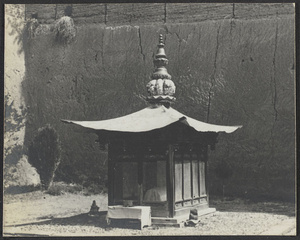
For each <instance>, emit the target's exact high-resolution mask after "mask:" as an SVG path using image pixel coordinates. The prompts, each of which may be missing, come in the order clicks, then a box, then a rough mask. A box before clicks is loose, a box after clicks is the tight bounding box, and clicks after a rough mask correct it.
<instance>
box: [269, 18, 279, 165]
mask: <svg viewBox="0 0 300 240" xmlns="http://www.w3.org/2000/svg"><path fill="white" fill-rule="evenodd" d="M276 17H277V19H276V29H275V39H274V52H273V60H272V64H273V72H272V76H271V87H272V97H273V99H272V103H273V109H274V112H275V116H274V121H273V125H272V128H271V135H270V139H271V146H272V147H271V158H270V160H271V161H272V159H273V157H274V136H273V134H274V128H275V123H276V121H277V117H278V111H277V108H276V103H277V84H276V52H277V42H278V13H277V14H276Z"/></svg>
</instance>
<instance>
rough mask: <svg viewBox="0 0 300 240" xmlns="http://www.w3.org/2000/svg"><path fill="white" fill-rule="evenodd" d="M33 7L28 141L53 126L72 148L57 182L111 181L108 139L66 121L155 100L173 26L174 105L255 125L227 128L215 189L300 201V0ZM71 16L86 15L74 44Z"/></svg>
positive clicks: (213, 158) (215, 156) (26, 89)
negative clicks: (100, 141) (298, 124)
mask: <svg viewBox="0 0 300 240" xmlns="http://www.w3.org/2000/svg"><path fill="white" fill-rule="evenodd" d="M25 13H26V20H27V21H28V22H29V23H28V24H27V31H26V34H24V36H23V37H24V39H23V40H24V53H25V66H26V77H25V80H24V81H23V89H22V96H24V98H25V103H26V106H27V108H26V112H27V122H26V134H25V146H28V144H29V142H30V141H31V140H32V138H33V136H34V135H35V133H36V132H37V130H38V128H40V127H43V126H45V125H46V124H51V125H52V126H53V127H54V128H55V129H56V130H57V132H58V133H59V137H60V139H61V142H62V149H63V150H64V151H63V153H62V162H61V166H60V168H59V170H58V173H57V177H59V178H61V179H65V180H67V179H69V180H74V181H84V180H85V179H86V178H87V176H92V178H94V179H93V180H94V181H97V182H103V181H104V178H105V173H106V172H105V166H106V162H105V161H106V160H105V159H106V156H105V154H104V153H101V152H100V150H99V148H98V145H97V143H95V139H96V136H93V135H89V134H83V133H82V132H81V131H80V130H79V129H78V131H77V129H75V127H71V126H65V125H64V124H62V123H61V122H60V119H72V120H100V119H108V118H113V117H118V116H122V115H124V114H128V113H131V112H133V111H136V110H139V109H141V108H143V107H145V106H146V103H145V102H144V101H143V96H146V95H147V92H146V87H145V86H146V84H147V83H148V82H149V80H150V78H149V77H150V75H151V73H152V72H153V68H154V67H153V63H152V60H153V54H154V52H155V51H156V44H157V39H158V35H159V33H162V34H164V36H165V50H166V53H167V56H168V59H169V65H168V72H169V73H170V74H171V75H172V80H173V81H174V83H175V84H176V96H175V97H176V99H177V102H176V104H175V105H174V108H176V109H177V110H179V111H181V112H183V113H185V114H187V115H189V116H191V117H193V118H196V119H199V120H202V121H208V122H209V123H215V124H222V125H237V124H241V125H243V126H244V127H243V128H242V129H241V130H239V131H237V132H236V133H234V134H229V135H222V134H221V135H220V137H219V144H218V145H217V148H216V150H215V151H213V152H210V167H209V172H210V191H211V193H215V194H220V193H221V192H222V189H224V188H223V185H224V184H225V185H226V186H225V194H227V195H235V196H250V197H251V196H253V197H258V196H262V197H273V198H282V199H288V200H291V199H292V198H293V196H294V195H293V194H294V177H295V176H294V167H295V154H294V152H295V112H294V82H295V80H294V8H293V5H292V4H207V3H205V4H204V3H198V4H188V3H187V4H183V3H180V4H169V3H168V4H160V3H157V4H137V3H134V4H127V3H126V4H88V5H85V4H57V5H54V4H53V5H47V4H42V5H26V12H25ZM63 16H67V17H69V21H70V22H68V23H67V24H66V31H68V30H70V26H71V27H72V26H73V25H72V23H71V22H72V21H73V22H74V29H75V30H73V31H71V30H70V32H69V33H70V34H73V35H72V36H73V37H72V41H62V40H61V38H59V37H58V34H60V33H59V32H58V30H57V22H58V21H60V19H61V17H63ZM65 19H66V17H65ZM67 25H68V26H67ZM74 31H75V33H74ZM74 129H75V130H76V131H75V132H74ZM224 162H225V163H226V166H227V167H228V169H232V174H231V176H230V177H229V178H227V179H222V178H218V177H217V174H215V169H217V168H218V166H219V165H220V164H224ZM91 166H93V167H91ZM78 176H80V177H79V178H80V179H78Z"/></svg>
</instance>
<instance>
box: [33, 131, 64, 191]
mask: <svg viewBox="0 0 300 240" xmlns="http://www.w3.org/2000/svg"><path fill="white" fill-rule="evenodd" d="M28 161H29V163H30V164H31V165H32V166H33V167H35V168H36V170H37V172H38V173H39V175H40V180H41V186H42V188H45V189H48V188H49V186H50V184H51V183H52V181H53V178H54V173H55V170H56V169H57V167H58V165H59V162H60V144H59V140H58V135H57V133H56V131H55V130H54V129H53V128H52V127H51V126H49V125H47V126H46V127H43V128H40V129H39V130H38V134H37V135H36V136H35V138H34V139H33V141H32V143H31V144H30V146H29V149H28Z"/></svg>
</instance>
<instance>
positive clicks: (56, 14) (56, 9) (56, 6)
mask: <svg viewBox="0 0 300 240" xmlns="http://www.w3.org/2000/svg"><path fill="white" fill-rule="evenodd" d="M54 19H55V20H56V19H57V4H55V17H54Z"/></svg>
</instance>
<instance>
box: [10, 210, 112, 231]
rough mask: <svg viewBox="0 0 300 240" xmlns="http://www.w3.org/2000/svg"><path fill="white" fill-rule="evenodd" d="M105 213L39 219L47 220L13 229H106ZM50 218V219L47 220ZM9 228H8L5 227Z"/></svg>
mask: <svg viewBox="0 0 300 240" xmlns="http://www.w3.org/2000/svg"><path fill="white" fill-rule="evenodd" d="M106 213H107V211H101V212H98V213H97V214H94V215H90V214H89V213H82V214H78V215H75V216H71V217H63V218H54V217H52V218H51V217H47V216H44V217H40V218H38V219H37V220H43V219H45V218H48V219H47V220H45V221H38V222H30V223H25V224H18V225H14V227H21V226H27V225H45V224H50V225H80V226H95V227H102V228H108V227H109V226H108V225H107V222H106ZM49 218H51V219H49ZM7 227H9V226H7Z"/></svg>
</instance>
